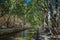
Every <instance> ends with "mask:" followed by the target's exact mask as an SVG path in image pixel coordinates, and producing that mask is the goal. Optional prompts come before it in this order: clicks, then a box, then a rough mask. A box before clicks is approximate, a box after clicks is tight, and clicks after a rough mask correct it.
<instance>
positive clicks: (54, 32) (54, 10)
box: [50, 0, 58, 37]
mask: <svg viewBox="0 0 60 40" xmlns="http://www.w3.org/2000/svg"><path fill="white" fill-rule="evenodd" d="M55 3H56V4H55V7H54V8H52V6H53V5H52V3H51V1H50V12H51V13H50V15H51V24H52V25H51V27H52V29H51V30H52V33H51V35H54V36H56V35H57V26H58V25H57V11H58V0H55ZM54 36H53V37H54Z"/></svg>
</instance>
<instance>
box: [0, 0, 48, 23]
mask: <svg viewBox="0 0 60 40" xmlns="http://www.w3.org/2000/svg"><path fill="white" fill-rule="evenodd" d="M1 1H2V3H4V5H2V6H3V7H1V6H0V7H1V8H3V9H4V11H6V12H7V13H10V14H13V15H18V16H19V17H20V18H22V19H23V20H24V23H26V22H29V23H31V24H41V23H42V22H43V19H44V10H47V5H48V4H47V0H31V2H29V4H26V3H25V1H24V0H1ZM1 1H0V3H1ZM4 6H5V7H4Z"/></svg>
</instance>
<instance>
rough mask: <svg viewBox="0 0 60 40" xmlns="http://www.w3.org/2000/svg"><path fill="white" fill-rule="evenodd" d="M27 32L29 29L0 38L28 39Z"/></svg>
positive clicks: (5, 39) (10, 39) (0, 39)
mask: <svg viewBox="0 0 60 40" xmlns="http://www.w3.org/2000/svg"><path fill="white" fill-rule="evenodd" d="M27 32H28V31H27V30H26V31H24V32H19V33H16V34H13V36H7V37H4V38H0V40H26V36H27Z"/></svg>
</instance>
